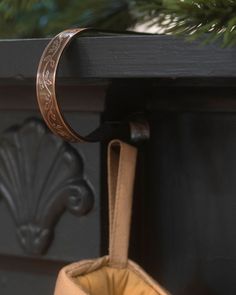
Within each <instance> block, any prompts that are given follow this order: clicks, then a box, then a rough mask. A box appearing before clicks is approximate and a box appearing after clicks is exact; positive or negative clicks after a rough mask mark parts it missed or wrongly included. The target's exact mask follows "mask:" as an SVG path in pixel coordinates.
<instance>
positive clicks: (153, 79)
mask: <svg viewBox="0 0 236 295" xmlns="http://www.w3.org/2000/svg"><path fill="white" fill-rule="evenodd" d="M47 42H48V40H45V39H44V40H12V41H6V40H4V41H0V53H1V54H0V61H1V64H2V67H1V68H0V114H1V116H0V133H1V132H2V131H3V130H5V129H6V128H8V127H10V126H12V125H15V124H21V123H22V122H23V121H24V119H26V118H28V117H32V116H33V117H37V118H38V117H40V115H39V113H38V111H37V104H36V103H35V101H36V97H35V88H34V81H35V74H36V67H37V63H38V60H39V57H40V55H41V53H42V50H43V48H44V46H45V45H46V43H47ZM235 69H236V67H235V48H228V49H222V48H220V47H219V46H217V45H209V46H207V47H201V46H199V43H196V42H195V43H186V42H184V41H183V40H182V39H177V38H173V37H170V36H140V35H135V36H128V35H125V36H121V35H117V36H99V37H82V38H81V39H79V40H77V41H76V42H74V45H72V47H71V48H70V49H69V50H68V53H67V54H66V57H65V58H64V60H63V62H62V65H61V69H60V71H59V84H60V85H59V87H58V95H59V98H60V100H61V102H62V105H63V110H64V111H66V112H65V115H66V117H67V119H68V120H69V122H70V123H71V124H72V126H73V128H75V129H76V130H77V131H79V132H82V133H84V134H86V133H89V132H90V131H91V130H93V129H95V128H96V127H97V126H98V125H99V124H100V121H106V120H119V119H122V118H124V117H127V116H128V115H130V114H132V113H134V112H142V113H144V114H145V116H146V117H147V119H148V121H149V122H150V125H151V138H150V141H149V142H146V143H143V144H141V145H139V161H138V168H137V179H136V187H135V196H134V212H133V222H132V224H133V226H132V240H131V248H130V256H131V258H133V259H134V260H136V261H137V262H139V263H140V264H141V265H142V266H143V267H144V268H145V269H146V270H147V271H148V272H149V273H150V274H151V275H152V276H153V277H154V278H155V279H157V280H158V281H160V282H161V283H162V284H163V285H164V286H165V287H166V288H167V289H169V290H170V291H171V292H172V294H174V295H189V294H191V295H195V294H198V295H199V294H201V295H225V294H227V295H234V294H235V291H236V285H235V279H234V277H235V273H236V272H235V269H236V263H235V261H236V260H235V247H236V244H235V235H234V228H235V222H236V220H235V216H234V215H235V214H234V208H235V201H234V199H235V191H236V190H235V187H234V183H235V181H234V178H235V177H234V176H235V173H236V170H235V167H236V163H235V149H236V146H235V145H236V143H235V134H236V130H235V126H236V118H235V110H236V103H235V97H236V93H235V85H236V83H235V81H236V70H235ZM80 78H82V79H80ZM83 78H84V80H83ZM92 78H96V79H94V80H93V79H92ZM104 78H105V80H104ZM113 78H119V79H113ZM143 78H145V79H143ZM78 80H79V82H78ZM30 146H31V147H32V146H33V144H32V143H30ZM74 147H75V148H76V149H77V150H78V152H79V153H80V154H81V157H82V159H83V163H84V175H85V177H86V180H87V181H88V182H89V183H90V185H91V186H92V187H93V190H94V196H95V206H94V208H93V209H92V211H91V212H90V213H89V214H88V215H86V216H83V217H79V218H78V217H75V216H73V215H71V214H70V213H69V212H66V211H65V212H64V213H63V214H62V216H61V217H60V218H59V221H58V223H57V224H55V225H54V227H53V229H54V231H55V235H54V238H53V239H51V241H50V242H51V244H50V246H49V248H48V250H47V251H46V253H45V254H44V255H42V254H41V255H37V256H35V255H29V254H27V253H26V252H24V250H23V249H22V248H21V246H20V243H19V241H18V240H17V236H16V225H15V223H14V220H13V217H12V215H11V213H10V211H9V209H8V207H7V204H6V202H4V200H2V201H1V202H0V236H1V243H0V294H1V295H12V294H14V293H17V294H19V295H29V294H32V289H33V290H35V291H34V293H35V294H36V295H41V294H45V295H49V294H52V291H53V287H54V283H55V278H56V274H57V271H58V270H59V268H60V267H61V266H62V265H64V264H67V263H68V262H70V261H76V260H80V259H84V258H88V257H90V258H91V257H97V256H99V255H101V254H106V253H107V232H108V231H107V190H106V186H107V181H106V145H105V144H103V145H102V146H101V151H102V153H100V145H98V144H85V145H80V144H78V145H74ZM48 149H49V146H47V147H45V153H46V155H48V153H47V151H48ZM45 159H46V158H45ZM45 159H44V161H46V160H45ZM1 165H3V164H2V163H0V169H1V167H2V166H1Z"/></svg>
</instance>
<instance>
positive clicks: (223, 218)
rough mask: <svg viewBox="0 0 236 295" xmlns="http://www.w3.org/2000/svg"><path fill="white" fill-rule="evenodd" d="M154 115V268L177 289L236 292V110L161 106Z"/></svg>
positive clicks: (148, 222)
mask: <svg viewBox="0 0 236 295" xmlns="http://www.w3.org/2000/svg"><path fill="white" fill-rule="evenodd" d="M150 122H151V126H152V133H153V134H154V135H153V137H152V138H151V140H150V142H149V143H148V146H147V149H146V161H148V164H146V167H147V168H148V171H149V172H148V176H147V179H146V184H147V187H146V189H147V190H146V195H145V201H143V202H144V203H145V206H143V211H144V212H143V214H145V219H144V220H143V221H144V224H145V225H143V226H145V228H146V231H143V240H142V243H143V246H144V249H145V250H146V251H147V253H149V254H148V255H145V254H144V257H143V260H145V265H146V268H147V269H149V271H150V272H151V273H153V275H154V276H155V277H156V278H159V280H160V281H161V282H162V283H163V284H164V285H165V286H166V287H167V288H168V289H169V290H170V291H171V292H172V294H175V295H189V294H191V295H195V294H204V295H223V294H229V295H233V294H235V292H236V284H235V273H236V263H235V261H236V256H235V248H236V239H235V233H234V228H235V222H236V215H235V204H236V203H235V190H236V189H235V175H236V161H235V148H236V137H235V134H236V116H235V114H232V113H230V114H229V113H210V114H209V113H193V112H185V113H166V114H163V113H159V114H157V113H153V114H152V115H151V116H150ZM143 253H145V252H143ZM150 253H152V254H150Z"/></svg>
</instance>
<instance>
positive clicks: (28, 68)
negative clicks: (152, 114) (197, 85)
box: [0, 35, 236, 82]
mask: <svg viewBox="0 0 236 295" xmlns="http://www.w3.org/2000/svg"><path fill="white" fill-rule="evenodd" d="M48 41H49V40H48V39H33V40H2V41H0V63H1V68H0V79H10V80H14V81H19V82H20V81H22V80H25V79H35V75H36V69H37V65H38V62H39V58H40V56H41V54H42V52H43V49H44V48H45V46H46V44H47V43H48ZM59 77H61V78H67V79H70V80H71V79H78V78H98V79H102V78H137V77H139V78H151V77H152V78H154V77H156V78H170V79H176V78H206V77H207V78H216V77H220V78H223V77H224V78H232V77H233V78H235V77H236V50H235V47H231V48H221V47H220V46H219V45H217V44H214V45H208V46H203V45H202V44H201V43H199V42H192V43H190V42H186V41H184V40H183V39H182V38H175V37H172V36H163V35H123V36H122V35H115V36H94V37H81V38H79V39H78V40H77V41H75V42H74V44H73V45H72V46H71V48H70V49H68V51H67V54H66V56H65V58H64V60H63V62H62V66H61V71H59Z"/></svg>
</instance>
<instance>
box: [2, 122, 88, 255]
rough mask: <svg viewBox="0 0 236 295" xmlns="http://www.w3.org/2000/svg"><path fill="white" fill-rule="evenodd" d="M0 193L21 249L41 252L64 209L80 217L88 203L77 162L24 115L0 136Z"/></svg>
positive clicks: (78, 158)
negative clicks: (20, 122)
mask: <svg viewBox="0 0 236 295" xmlns="http://www.w3.org/2000/svg"><path fill="white" fill-rule="evenodd" d="M0 166H1V169H0V196H1V197H2V198H3V199H4V200H5V201H6V203H7V205H8V207H9V209H10V212H11V214H12V216H13V218H14V221H15V224H16V226H17V235H18V239H19V241H20V244H21V246H22V247H23V248H24V250H25V251H26V252H27V253H30V254H41V253H43V252H44V251H45V250H46V249H47V247H48V246H49V244H50V241H51V237H52V235H53V229H54V225H55V224H56V222H57V221H58V219H59V217H60V216H61V214H62V213H63V211H64V210H65V209H68V210H69V211H70V212H71V213H73V214H75V215H77V216H81V215H85V214H87V213H88V212H89V211H90V210H91V208H92V206H93V192H92V189H91V186H90V185H89V184H88V182H87V181H86V180H85V179H84V177H83V161H82V158H81V156H80V155H79V153H78V152H77V151H76V150H75V149H74V148H73V147H72V146H70V145H69V144H67V143H65V142H63V140H61V139H60V138H58V137H56V136H54V135H53V134H51V133H50V132H48V130H47V129H46V126H45V125H44V123H42V121H41V120H37V119H29V120H27V121H25V122H24V123H23V124H22V125H20V126H14V127H12V128H10V129H9V130H7V131H6V132H4V133H3V134H2V135H1V137H0Z"/></svg>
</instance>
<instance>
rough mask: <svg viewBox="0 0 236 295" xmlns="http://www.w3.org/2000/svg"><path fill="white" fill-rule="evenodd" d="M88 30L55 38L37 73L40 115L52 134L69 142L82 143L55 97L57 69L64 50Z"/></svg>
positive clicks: (71, 31)
mask: <svg viewBox="0 0 236 295" xmlns="http://www.w3.org/2000/svg"><path fill="white" fill-rule="evenodd" d="M87 30H89V29H86V28H82V29H81V28H80V29H69V30H65V31H63V32H61V33H59V34H58V35H57V36H55V37H54V38H53V39H52V40H51V41H50V42H49V44H48V45H47V47H46V48H45V50H44V52H43V54H42V57H41V59H40V62H39V66H38V71H37V81H36V91H37V100H38V104H39V109H40V111H41V114H42V116H43V118H44V120H45V122H46V124H47V125H48V127H49V128H50V129H51V131H52V132H53V133H55V134H56V135H59V136H60V137H62V138H63V139H64V140H66V141H69V142H84V141H86V139H85V138H84V137H83V136H80V135H79V134H78V133H76V132H75V131H74V130H73V129H72V128H71V127H70V125H69V124H68V123H67V122H66V120H65V119H64V117H63V115H62V112H61V110H60V106H59V105H58V102H57V97H56V74H57V68H58V64H59V61H60V58H61V56H62V53H63V52H64V50H65V48H66V47H67V46H68V45H69V44H70V42H71V41H72V40H73V38H74V37H76V36H78V35H80V34H81V33H82V32H85V31H87Z"/></svg>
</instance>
